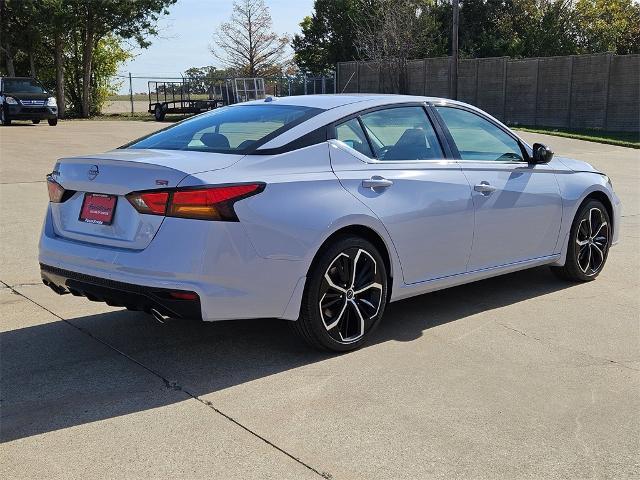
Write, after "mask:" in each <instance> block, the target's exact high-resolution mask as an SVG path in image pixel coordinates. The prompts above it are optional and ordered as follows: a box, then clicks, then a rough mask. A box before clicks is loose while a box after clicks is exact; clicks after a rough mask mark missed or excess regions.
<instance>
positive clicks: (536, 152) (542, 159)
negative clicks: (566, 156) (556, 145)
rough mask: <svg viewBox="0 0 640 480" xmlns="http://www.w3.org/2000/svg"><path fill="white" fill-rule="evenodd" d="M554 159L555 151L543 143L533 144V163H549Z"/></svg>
mask: <svg viewBox="0 0 640 480" xmlns="http://www.w3.org/2000/svg"><path fill="white" fill-rule="evenodd" d="M552 158H553V150H551V149H550V148H549V147H547V146H546V145H545V144H543V143H534V144H533V163H549V162H550V161H551V159H552Z"/></svg>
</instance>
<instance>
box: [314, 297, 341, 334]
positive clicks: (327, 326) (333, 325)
mask: <svg viewBox="0 0 640 480" xmlns="http://www.w3.org/2000/svg"><path fill="white" fill-rule="evenodd" d="M341 300H343V302H344V303H343V304H342V308H341V309H340V313H339V314H338V315H337V316H336V317H335V318H334V319H333V320H332V321H331V323H329V324H328V325H327V322H326V320H325V315H324V308H323V307H322V300H320V318H322V322H323V323H324V327H325V328H326V329H327V330H331V329H333V328H334V327H335V326H336V325H338V324H339V323H340V321H341V320H342V317H343V315H344V311H345V310H346V309H347V303H348V302H347V299H346V298H344V299H341ZM325 308H326V307H325Z"/></svg>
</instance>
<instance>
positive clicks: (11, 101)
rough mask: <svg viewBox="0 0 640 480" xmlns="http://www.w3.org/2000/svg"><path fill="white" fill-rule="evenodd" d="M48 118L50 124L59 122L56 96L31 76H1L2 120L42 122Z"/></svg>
mask: <svg viewBox="0 0 640 480" xmlns="http://www.w3.org/2000/svg"><path fill="white" fill-rule="evenodd" d="M44 119H46V120H47V122H49V125H51V126H54V125H57V124H58V104H57V103H56V97H55V96H53V95H52V94H51V93H49V92H47V90H46V89H45V88H44V87H43V86H42V85H41V84H40V82H38V81H37V80H36V79H35V78H29V77H2V78H0V120H1V122H2V125H11V120H31V121H32V122H33V123H40V120H44Z"/></svg>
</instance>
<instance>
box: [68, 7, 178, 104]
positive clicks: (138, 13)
mask: <svg viewBox="0 0 640 480" xmlns="http://www.w3.org/2000/svg"><path fill="white" fill-rule="evenodd" d="M176 1H177V0H135V1H132V0H91V1H87V0H66V3H67V4H68V5H69V7H70V11H69V14H70V15H71V18H72V19H73V20H74V22H76V31H77V32H78V33H79V46H80V48H79V49H78V50H76V54H77V55H79V56H80V58H82V110H81V113H82V116H83V117H88V116H89V115H90V113H91V76H92V72H93V57H94V53H95V50H96V48H97V46H98V44H99V42H100V40H102V39H103V38H105V37H107V36H108V35H114V36H116V37H119V38H122V39H132V40H134V41H135V42H136V43H137V44H138V45H139V46H140V47H142V48H145V47H147V46H149V42H148V40H147V37H148V36H150V35H155V34H157V31H156V27H155V25H156V21H157V20H158V18H159V15H161V14H163V13H164V14H168V13H169V12H168V10H167V8H168V6H169V5H172V4H174V3H175V2H176Z"/></svg>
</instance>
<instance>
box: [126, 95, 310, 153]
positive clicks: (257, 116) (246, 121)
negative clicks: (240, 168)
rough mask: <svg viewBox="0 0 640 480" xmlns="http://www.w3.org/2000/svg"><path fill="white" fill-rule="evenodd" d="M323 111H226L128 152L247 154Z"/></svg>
mask: <svg viewBox="0 0 640 480" xmlns="http://www.w3.org/2000/svg"><path fill="white" fill-rule="evenodd" d="M321 111H322V110H320V109H318V108H309V107H300V106H295V105H277V104H276V105H274V104H265V105H255V104H254V105H237V106H233V107H225V108H220V109H217V110H214V111H213V112H211V113H208V114H205V115H199V116H197V117H194V118H192V119H189V120H185V121H183V122H180V123H178V124H176V125H174V126H172V127H169V128H167V129H165V130H162V131H160V132H157V133H154V134H151V135H149V136H147V137H144V138H142V139H140V140H136V141H135V142H133V143H132V144H130V145H127V148H154V149H161V150H187V151H198V152H217V153H247V152H249V151H251V150H253V149H255V148H257V147H258V146H260V145H261V144H263V143H265V142H267V141H268V140H270V139H271V138H274V137H276V136H277V135H280V134H281V133H282V132H283V131H285V130H287V129H289V128H291V127H293V126H294V125H297V124H299V123H301V122H303V121H305V120H307V119H308V118H311V117H313V116H314V115H317V114H318V113H320V112H321Z"/></svg>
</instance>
